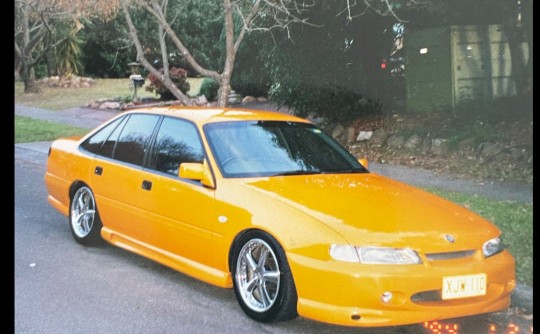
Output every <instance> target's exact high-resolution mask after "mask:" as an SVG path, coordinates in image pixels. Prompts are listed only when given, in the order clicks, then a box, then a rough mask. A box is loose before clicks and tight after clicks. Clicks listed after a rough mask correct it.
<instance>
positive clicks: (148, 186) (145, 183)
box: [142, 180, 152, 190]
mask: <svg viewBox="0 0 540 334" xmlns="http://www.w3.org/2000/svg"><path fill="white" fill-rule="evenodd" d="M142 188H143V189H144V190H152V182H150V181H146V180H143V181H142Z"/></svg>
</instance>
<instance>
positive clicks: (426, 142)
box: [422, 135, 431, 152]
mask: <svg viewBox="0 0 540 334" xmlns="http://www.w3.org/2000/svg"><path fill="white" fill-rule="evenodd" d="M422 151H423V152H429V151H431V138H430V137H429V135H428V136H426V137H424V139H422Z"/></svg>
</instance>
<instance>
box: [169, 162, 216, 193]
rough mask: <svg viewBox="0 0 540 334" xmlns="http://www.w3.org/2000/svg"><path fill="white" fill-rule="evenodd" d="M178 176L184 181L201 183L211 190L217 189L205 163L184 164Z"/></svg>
mask: <svg viewBox="0 0 540 334" xmlns="http://www.w3.org/2000/svg"><path fill="white" fill-rule="evenodd" d="M178 176H180V177H181V178H184V179H189V180H196V181H201V183H202V184H203V185H205V186H207V187H209V188H215V185H214V179H213V178H212V174H211V173H210V169H209V168H208V166H207V165H206V164H204V163H198V162H183V163H182V164H180V168H179V170H178Z"/></svg>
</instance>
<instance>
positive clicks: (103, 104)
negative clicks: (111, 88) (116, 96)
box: [99, 101, 120, 109]
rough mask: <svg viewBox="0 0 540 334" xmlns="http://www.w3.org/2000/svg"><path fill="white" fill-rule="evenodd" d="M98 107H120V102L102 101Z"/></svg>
mask: <svg viewBox="0 0 540 334" xmlns="http://www.w3.org/2000/svg"><path fill="white" fill-rule="evenodd" d="M99 109H120V102H113V101H107V102H103V103H102V104H100V106H99Z"/></svg>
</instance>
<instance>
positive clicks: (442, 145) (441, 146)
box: [431, 138, 449, 155]
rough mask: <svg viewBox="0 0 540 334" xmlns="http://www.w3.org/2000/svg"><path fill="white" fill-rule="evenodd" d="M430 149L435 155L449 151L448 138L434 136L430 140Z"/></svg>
mask: <svg viewBox="0 0 540 334" xmlns="http://www.w3.org/2000/svg"><path fill="white" fill-rule="evenodd" d="M431 151H432V152H433V153H434V154H436V155H443V154H447V153H448V151H449V148H448V140H447V139H440V138H436V139H433V140H432V141H431Z"/></svg>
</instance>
